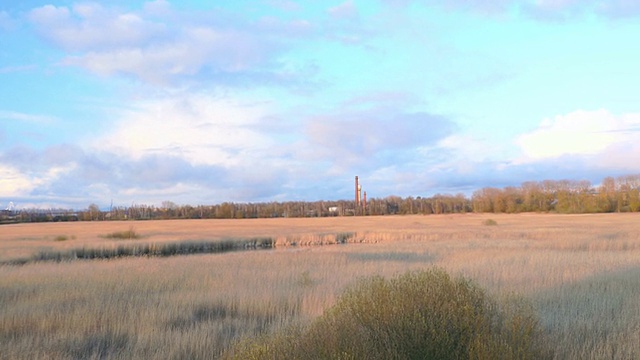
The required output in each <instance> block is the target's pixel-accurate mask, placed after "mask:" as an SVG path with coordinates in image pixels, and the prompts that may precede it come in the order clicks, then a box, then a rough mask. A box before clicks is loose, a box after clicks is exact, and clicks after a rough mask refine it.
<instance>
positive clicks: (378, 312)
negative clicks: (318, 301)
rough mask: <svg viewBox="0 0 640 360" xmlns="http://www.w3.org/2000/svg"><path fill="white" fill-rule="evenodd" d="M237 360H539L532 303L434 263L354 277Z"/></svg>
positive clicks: (240, 351)
mask: <svg viewBox="0 0 640 360" xmlns="http://www.w3.org/2000/svg"><path fill="white" fill-rule="evenodd" d="M227 355H228V357H230V358H237V359H444V360H446V359H543V358H546V357H548V354H545V351H544V343H543V341H542V336H541V332H540V330H539V326H538V321H537V320H536V317H535V316H534V313H533V311H532V309H531V308H530V307H529V306H527V305H526V304H524V303H522V302H519V301H516V300H513V299H511V300H503V301H497V300H495V299H493V298H491V297H490V296H489V295H488V294H487V293H486V292H485V291H484V290H482V289H481V288H480V287H479V286H477V285H475V284H474V283H473V282H471V281H469V280H467V279H464V278H461V277H459V278H451V277H450V276H449V275H448V274H447V273H446V272H444V271H443V270H439V269H433V270H429V271H420V272H410V273H407V274H405V275H402V276H399V277H397V278H393V279H389V280H388V279H384V278H382V277H372V278H368V279H365V280H362V281H360V282H358V283H357V284H356V285H355V286H353V287H352V288H350V289H349V290H347V291H346V293H345V294H343V295H342V296H341V297H340V298H339V300H338V301H337V303H336V305H335V306H333V307H332V308H330V309H329V310H328V311H326V312H325V314H324V315H322V316H321V317H319V318H318V319H316V320H315V321H314V322H312V323H311V324H310V325H309V326H307V327H303V328H296V329H289V330H286V331H283V332H280V333H276V334H270V335H264V336H263V337H260V338H257V339H248V340H244V341H242V342H240V343H238V344H237V345H236V346H235V347H234V348H233V349H231V351H230V352H229V354H227Z"/></svg>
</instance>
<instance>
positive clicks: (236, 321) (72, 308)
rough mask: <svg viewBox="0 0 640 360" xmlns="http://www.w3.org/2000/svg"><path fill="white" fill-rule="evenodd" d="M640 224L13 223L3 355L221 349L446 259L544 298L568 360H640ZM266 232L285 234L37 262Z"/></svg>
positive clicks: (3, 282)
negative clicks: (379, 280)
mask: <svg viewBox="0 0 640 360" xmlns="http://www.w3.org/2000/svg"><path fill="white" fill-rule="evenodd" d="M639 221H640V216H639V215H638V214H594V215H551V214H518V215H498V214H490V215H488V214H482V215H479V214H465V215H434V216H385V217H335V218H305V219H251V220H176V221H173V220H171V221H142V222H76V223H42V224H16V225H5V226H0V264H3V265H0V349H2V351H0V358H2V359H38V358H42V359H44V358H56V359H57V358H61V359H67V358H68V359H76V358H109V359H120V358H122V359H125V358H145V359H153V358H157V359H167V358H175V359H179V358H196V359H197V358H207V359H209V358H215V357H220V356H222V354H223V353H224V351H225V349H227V348H228V347H229V346H230V345H231V344H233V342H234V341H236V340H238V339H240V338H242V337H245V336H253V335H256V334H260V333H265V332H270V331H275V330H278V329H281V328H283V327H286V326H290V325H292V324H303V323H305V322H308V321H310V320H312V319H313V318H315V317H317V316H318V315H320V314H322V312H323V311H324V310H325V309H327V308H328V307H330V306H331V305H333V304H334V303H335V301H336V298H337V297H338V296H339V295H340V294H341V292H342V291H343V290H344V289H345V288H346V287H347V286H349V285H350V284H352V283H353V282H354V281H355V280H357V279H358V278H361V277H365V276H369V275H373V274H379V275H383V276H386V277H390V276H393V275H397V274H401V273H404V272H406V271H408V270H415V269H425V268H431V267H433V266H437V267H441V268H444V269H446V270H447V271H448V272H450V273H451V274H462V275H464V276H466V277H468V278H471V279H473V280H475V281H476V282H477V283H478V284H479V285H480V286H482V287H483V288H485V289H487V290H488V291H489V292H491V293H492V294H495V295H496V296H519V297H522V298H524V299H525V300H526V301H529V302H530V303H531V304H532V305H533V307H534V309H535V311H536V312H537V314H538V316H539V318H540V321H541V325H542V327H543V329H544V331H545V333H546V334H547V335H548V339H549V346H550V347H551V348H552V349H553V352H554V354H555V357H556V358H557V359H605V358H606V359H634V358H635V359H638V358H640V222H639ZM123 234H124V235H123ZM127 234H128V235H132V234H133V235H135V236H127ZM114 235H115V236H114ZM251 238H271V239H273V244H275V247H273V248H270V249H266V250H265V249H261V250H246V251H230V252H221V253H215V254H194V255H188V256H122V257H118V258H113V257H111V258H109V259H93V260H72V259H69V258H63V259H62V261H42V260H37V259H42V258H46V257H43V256H42V254H69V253H74V251H77V250H78V249H85V250H86V249H99V250H100V251H103V252H104V251H106V250H109V249H114V248H117V247H136V246H140V245H141V244H147V245H149V244H151V245H152V246H158V247H161V246H163V245H166V244H174V243H179V242H191V243H194V244H198V243H201V242H210V241H226V242H233V241H238V242H241V241H243V240H246V239H251ZM340 240H345V241H346V243H345V244H340V245H336V244H334V243H336V242H341V241H340ZM321 244H322V245H321ZM74 254H75V253H74Z"/></svg>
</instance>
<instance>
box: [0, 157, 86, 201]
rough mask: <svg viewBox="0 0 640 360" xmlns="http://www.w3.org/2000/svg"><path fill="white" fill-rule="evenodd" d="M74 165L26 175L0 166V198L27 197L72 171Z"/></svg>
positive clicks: (12, 168)
mask: <svg viewBox="0 0 640 360" xmlns="http://www.w3.org/2000/svg"><path fill="white" fill-rule="evenodd" d="M75 166H76V165H75V164H73V163H71V164H67V165H65V166H52V167H49V168H48V169H45V170H43V171H41V172H38V173H34V174H27V173H24V172H22V171H20V170H19V169H16V168H15V167H13V166H8V165H3V164H0V198H12V197H21V196H26V195H29V194H30V193H31V192H32V191H33V190H34V189H37V188H38V187H40V186H43V185H48V184H50V183H52V182H53V181H55V179H57V178H59V177H60V176H62V175H63V174H65V173H67V172H69V171H72V170H73V169H74V168H75Z"/></svg>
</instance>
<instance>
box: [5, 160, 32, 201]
mask: <svg viewBox="0 0 640 360" xmlns="http://www.w3.org/2000/svg"><path fill="white" fill-rule="evenodd" d="M31 189H33V184H32V183H31V181H30V179H29V177H27V176H26V175H25V174H23V173H21V172H19V171H18V170H17V169H14V168H12V167H9V166H4V165H2V164H0V198H11V197H18V196H23V195H25V194H27V193H28V192H29V190H31Z"/></svg>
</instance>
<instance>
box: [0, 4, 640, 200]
mask: <svg viewBox="0 0 640 360" xmlns="http://www.w3.org/2000/svg"><path fill="white" fill-rule="evenodd" d="M638 39H640V2H638V1H635V0H611V1H603V0H362V1H361V0H347V1H342V0H338V1H324V0H322V1H321V0H308V1H294V0H291V1H289V0H251V1H249V0H235V1H198V0H183V1H168V0H155V1H129V0H127V1H124V0H111V1H93V2H84V1H64V0H45V1H40V0H24V1H10V0H0V208H3V209H4V208H5V207H7V206H8V204H9V203H10V202H11V203H13V204H14V205H15V206H16V207H17V208H32V207H39V208H48V207H62V208H73V209H84V208H87V207H88V206H89V205H90V204H97V205H99V206H100V207H102V208H105V207H108V206H110V204H113V205H114V206H116V205H118V206H127V205H130V204H146V205H159V204H161V203H162V202H164V201H172V202H174V203H176V204H182V205H186V204H189V205H208V204H217V203H221V202H225V201H228V202H270V201H300V200H302V201H317V200H339V199H351V198H353V181H354V176H356V175H357V176H359V178H360V183H361V185H362V187H363V190H365V191H367V195H368V196H369V197H378V198H381V197H386V196H389V195H397V196H403V197H406V196H414V197H415V196H423V197H428V196H433V195H435V194H458V193H463V194H466V195H470V194H472V193H473V191H474V190H477V189H480V188H483V187H505V186H518V185H520V184H521V183H523V182H526V181H542V180H546V179H551V180H560V179H572V180H589V181H591V182H592V183H593V184H597V183H599V182H600V181H601V180H602V179H603V178H605V177H607V176H613V177H615V176H620V175H627V174H637V173H638V172H639V171H638V164H640V101H639V100H640V68H639V67H638V64H640V41H638Z"/></svg>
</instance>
